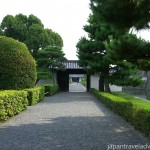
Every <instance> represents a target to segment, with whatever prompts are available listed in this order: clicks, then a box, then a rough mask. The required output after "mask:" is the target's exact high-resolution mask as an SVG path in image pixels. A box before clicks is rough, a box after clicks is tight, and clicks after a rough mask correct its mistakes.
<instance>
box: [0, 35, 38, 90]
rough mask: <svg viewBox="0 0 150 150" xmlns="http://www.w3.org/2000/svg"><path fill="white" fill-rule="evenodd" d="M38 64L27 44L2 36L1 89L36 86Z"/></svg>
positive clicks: (0, 44)
mask: <svg viewBox="0 0 150 150" xmlns="http://www.w3.org/2000/svg"><path fill="white" fill-rule="evenodd" d="M36 78H37V74H36V64H35V60H34V59H33V57H32V55H31V54H30V52H29V50H28V49H27V47H26V45H25V44H23V43H21V42H18V41H16V40H14V39H12V38H8V37H5V36H0V89H3V90H4V89H24V88H31V87H34V86H35V82H36Z"/></svg>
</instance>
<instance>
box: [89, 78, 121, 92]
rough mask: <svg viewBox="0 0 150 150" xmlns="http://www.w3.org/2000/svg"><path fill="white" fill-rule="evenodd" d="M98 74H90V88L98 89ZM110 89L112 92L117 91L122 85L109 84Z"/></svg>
mask: <svg viewBox="0 0 150 150" xmlns="http://www.w3.org/2000/svg"><path fill="white" fill-rule="evenodd" d="M98 83H99V76H96V75H92V76H91V85H90V87H91V88H95V89H97V90H99V85H98ZM110 89H111V91H112V92H115V91H116V92H117V91H122V87H121V86H116V85H110Z"/></svg>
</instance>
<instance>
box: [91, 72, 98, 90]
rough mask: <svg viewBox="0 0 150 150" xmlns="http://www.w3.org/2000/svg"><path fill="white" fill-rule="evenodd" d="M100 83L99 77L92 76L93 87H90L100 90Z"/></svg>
mask: <svg viewBox="0 0 150 150" xmlns="http://www.w3.org/2000/svg"><path fill="white" fill-rule="evenodd" d="M98 82H99V76H94V75H92V76H91V85H90V87H91V88H95V89H97V90H99V84H98Z"/></svg>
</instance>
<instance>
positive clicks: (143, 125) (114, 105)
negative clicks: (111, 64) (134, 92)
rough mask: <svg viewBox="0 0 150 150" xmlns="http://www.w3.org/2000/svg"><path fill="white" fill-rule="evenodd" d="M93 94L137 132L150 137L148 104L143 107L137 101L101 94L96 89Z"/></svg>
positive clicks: (92, 90) (149, 110)
mask: <svg viewBox="0 0 150 150" xmlns="http://www.w3.org/2000/svg"><path fill="white" fill-rule="evenodd" d="M91 92H92V93H93V94H94V95H95V96H96V97H97V98H98V99H99V100H100V101H101V102H102V103H104V104H105V105H106V106H108V107H109V108H111V110H113V111H114V112H115V113H117V114H118V115H120V116H122V117H124V118H125V119H126V120H127V121H129V122H130V123H131V124H132V125H133V126H134V127H135V128H136V129H137V130H139V131H141V132H143V133H144V134H145V135H147V136H149V137H150V108H149V107H147V106H146V105H147V104H148V103H147V102H145V107H144V102H141V103H142V106H140V105H139V102H138V103H137V102H135V99H133V100H131V98H130V100H129V99H124V98H123V97H122V96H116V94H115V95H113V94H109V93H104V92H99V91H98V90H96V89H91ZM149 104H150V103H149ZM148 108H149V109H148Z"/></svg>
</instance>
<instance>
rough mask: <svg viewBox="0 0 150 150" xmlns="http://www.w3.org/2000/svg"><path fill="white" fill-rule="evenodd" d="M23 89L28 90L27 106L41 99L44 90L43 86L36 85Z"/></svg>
mask: <svg viewBox="0 0 150 150" xmlns="http://www.w3.org/2000/svg"><path fill="white" fill-rule="evenodd" d="M25 91H27V92H28V103H29V106H31V105H34V104H36V103H38V102H40V101H42V100H43V98H44V91H45V88H44V86H37V87H34V88H30V89H25Z"/></svg>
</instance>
